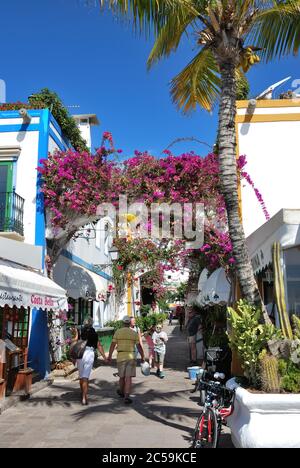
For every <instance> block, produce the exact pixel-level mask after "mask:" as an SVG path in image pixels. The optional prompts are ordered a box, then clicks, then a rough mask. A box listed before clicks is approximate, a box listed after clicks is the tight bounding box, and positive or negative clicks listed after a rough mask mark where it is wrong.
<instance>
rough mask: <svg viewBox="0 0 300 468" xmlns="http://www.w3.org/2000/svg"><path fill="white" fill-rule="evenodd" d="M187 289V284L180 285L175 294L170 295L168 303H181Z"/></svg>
mask: <svg viewBox="0 0 300 468" xmlns="http://www.w3.org/2000/svg"><path fill="white" fill-rule="evenodd" d="M187 289H188V283H187V282H186V283H180V285H179V286H178V287H177V289H176V291H175V292H171V293H170V297H169V299H170V301H171V302H176V301H181V302H183V301H184V300H185V296H186V293H187Z"/></svg>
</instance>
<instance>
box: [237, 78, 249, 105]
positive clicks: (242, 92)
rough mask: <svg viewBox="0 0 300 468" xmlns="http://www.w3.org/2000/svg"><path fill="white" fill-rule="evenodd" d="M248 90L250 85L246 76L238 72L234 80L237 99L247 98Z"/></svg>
mask: <svg viewBox="0 0 300 468" xmlns="http://www.w3.org/2000/svg"><path fill="white" fill-rule="evenodd" d="M249 92H250V85H249V81H248V80H247V78H246V76H245V75H244V74H242V73H240V74H239V75H238V77H237V82H236V99H237V100H238V101H243V100H246V99H248V96H249Z"/></svg>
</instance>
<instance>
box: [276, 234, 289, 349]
mask: <svg viewBox="0 0 300 468" xmlns="http://www.w3.org/2000/svg"><path fill="white" fill-rule="evenodd" d="M273 269H274V287H275V297H276V305H277V309H278V313H279V319H280V326H281V329H282V333H283V336H284V338H286V339H287V340H292V339H293V332H292V327H291V324H290V319H289V315H288V312H287V308H286V302H285V289H284V282H283V274H282V268H281V249H280V244H279V242H275V243H274V245H273Z"/></svg>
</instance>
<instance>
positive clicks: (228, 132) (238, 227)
mask: <svg viewBox="0 0 300 468" xmlns="http://www.w3.org/2000/svg"><path fill="white" fill-rule="evenodd" d="M232 62H233V61H232ZM220 69H221V78H222V85H221V102H220V110H219V129H218V143H219V165H220V179H221V191H222V194H223V196H224V199H225V205H226V209H227V216H228V226H229V234H230V238H231V242H232V247H233V254H234V257H235V260H236V271H237V277H238V280H239V284H240V288H241V292H242V296H243V298H245V299H246V300H247V301H249V302H250V303H251V304H255V305H258V306H261V304H262V301H261V297H260V294H259V290H258V287H257V284H256V281H255V278H254V273H253V270H252V265H251V262H250V258H249V254H248V250H247V246H246V239H245V233H244V229H243V226H242V223H241V219H240V210H239V197H238V175H237V166H236V133H235V117H236V78H235V65H234V63H231V61H230V60H228V61H227V62H225V63H224V62H223V63H222V64H220Z"/></svg>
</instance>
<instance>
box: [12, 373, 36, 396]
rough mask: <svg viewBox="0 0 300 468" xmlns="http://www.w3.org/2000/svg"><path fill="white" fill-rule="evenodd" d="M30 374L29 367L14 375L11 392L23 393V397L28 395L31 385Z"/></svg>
mask: <svg viewBox="0 0 300 468" xmlns="http://www.w3.org/2000/svg"><path fill="white" fill-rule="evenodd" d="M32 373H33V369H30V368H29V367H28V368H27V369H23V370H19V371H18V373H17V375H16V380H15V383H14V386H13V392H14V393H15V392H24V393H25V395H29V394H30V390H31V385H32Z"/></svg>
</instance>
